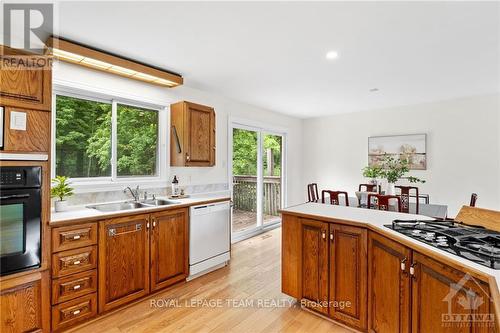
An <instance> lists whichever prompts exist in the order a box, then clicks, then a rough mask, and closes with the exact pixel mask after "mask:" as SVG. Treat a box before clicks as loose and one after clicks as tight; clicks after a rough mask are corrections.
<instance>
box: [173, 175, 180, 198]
mask: <svg viewBox="0 0 500 333" xmlns="http://www.w3.org/2000/svg"><path fill="white" fill-rule="evenodd" d="M172 196H173V197H177V196H179V181H178V180H177V176H174V180H172Z"/></svg>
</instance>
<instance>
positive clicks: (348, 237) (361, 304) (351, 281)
mask: <svg viewBox="0 0 500 333" xmlns="http://www.w3.org/2000/svg"><path fill="white" fill-rule="evenodd" d="M329 240H330V259H329V260H330V265H329V266H330V279H329V280H330V288H329V290H330V298H329V299H330V316H331V317H332V318H333V319H334V320H338V321H340V322H343V323H345V324H348V325H350V326H352V327H355V328H357V329H359V330H366V325H367V303H366V302H367V298H366V294H367V273H368V271H367V231H366V229H364V228H357V227H351V226H346V225H341V224H330V234H329ZM347 302H348V303H347Z"/></svg>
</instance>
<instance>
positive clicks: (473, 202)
mask: <svg viewBox="0 0 500 333" xmlns="http://www.w3.org/2000/svg"><path fill="white" fill-rule="evenodd" d="M476 201H477V193H472V194H471V196H470V204H469V206H471V207H476Z"/></svg>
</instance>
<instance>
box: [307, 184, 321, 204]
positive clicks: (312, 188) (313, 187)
mask: <svg viewBox="0 0 500 333" xmlns="http://www.w3.org/2000/svg"><path fill="white" fill-rule="evenodd" d="M307 199H308V202H318V200H319V193H318V184H316V183H311V184H307Z"/></svg>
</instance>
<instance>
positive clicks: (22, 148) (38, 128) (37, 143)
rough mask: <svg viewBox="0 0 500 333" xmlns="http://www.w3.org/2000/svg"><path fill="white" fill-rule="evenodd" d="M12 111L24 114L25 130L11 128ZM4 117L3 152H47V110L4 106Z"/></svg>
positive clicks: (48, 127) (48, 123) (48, 141)
mask: <svg viewBox="0 0 500 333" xmlns="http://www.w3.org/2000/svg"><path fill="white" fill-rule="evenodd" d="M13 112H16V113H18V114H23V113H24V114H25V117H26V129H25V130H16V129H11V126H12V124H11V121H10V120H11V115H12V114H13ZM14 114H15V113H14ZM4 117H5V118H4V123H5V127H4V128H5V131H4V149H3V151H4V152H6V153H11V152H12V153H45V154H48V152H49V149H50V113H49V112H45V111H39V110H26V109H19V108H11V107H6V108H5V114H4Z"/></svg>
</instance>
